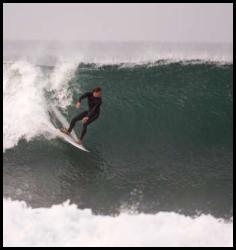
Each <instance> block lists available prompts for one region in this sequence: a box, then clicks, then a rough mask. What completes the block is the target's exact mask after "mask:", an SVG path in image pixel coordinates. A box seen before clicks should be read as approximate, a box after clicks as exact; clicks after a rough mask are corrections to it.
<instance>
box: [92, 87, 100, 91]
mask: <svg viewBox="0 0 236 250" xmlns="http://www.w3.org/2000/svg"><path fill="white" fill-rule="evenodd" d="M101 91H102V89H101V88H100V87H96V88H94V89H93V92H101Z"/></svg>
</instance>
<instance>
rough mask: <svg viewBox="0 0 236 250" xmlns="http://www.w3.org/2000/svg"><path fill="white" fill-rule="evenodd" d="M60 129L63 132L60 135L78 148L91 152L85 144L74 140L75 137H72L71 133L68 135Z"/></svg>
mask: <svg viewBox="0 0 236 250" xmlns="http://www.w3.org/2000/svg"><path fill="white" fill-rule="evenodd" d="M58 131H59V133H60V134H61V135H60V137H61V138H63V139H64V140H65V141H67V142H69V143H70V144H71V145H73V146H75V147H76V148H79V149H81V150H83V151H86V152H89V151H88V150H87V149H86V148H85V147H84V146H83V145H80V144H78V143H77V142H76V141H75V140H74V138H72V137H71V136H70V135H66V134H65V133H63V132H61V131H60V129H58Z"/></svg>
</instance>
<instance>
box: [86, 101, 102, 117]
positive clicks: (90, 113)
mask: <svg viewBox="0 0 236 250" xmlns="http://www.w3.org/2000/svg"><path fill="white" fill-rule="evenodd" d="M101 104H102V102H101V101H100V102H98V103H97V104H96V105H94V106H93V108H92V109H91V110H90V111H89V113H88V117H89V118H90V117H91V116H93V115H94V113H95V111H96V109H97V108H99V106H100V105H101Z"/></svg>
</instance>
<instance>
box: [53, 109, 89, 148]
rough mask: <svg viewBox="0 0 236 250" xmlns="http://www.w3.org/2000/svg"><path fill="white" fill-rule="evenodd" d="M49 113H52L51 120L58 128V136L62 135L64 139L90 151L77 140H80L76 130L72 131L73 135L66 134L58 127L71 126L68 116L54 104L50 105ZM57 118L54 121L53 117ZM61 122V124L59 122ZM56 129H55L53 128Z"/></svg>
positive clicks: (56, 128)
mask: <svg viewBox="0 0 236 250" xmlns="http://www.w3.org/2000/svg"><path fill="white" fill-rule="evenodd" d="M49 114H51V115H52V117H51V121H52V123H53V126H54V127H55V130H56V134H57V136H58V137H60V138H61V139H63V140H64V141H66V142H68V143H70V144H71V145H73V146H74V147H76V148H78V149H80V150H83V151H86V152H89V151H88V150H87V149H86V148H85V147H84V146H83V145H80V144H78V143H77V142H76V140H78V138H77V136H76V134H75V132H74V131H72V132H71V135H66V134H65V133H63V132H61V130H60V129H59V128H58V127H64V128H68V127H69V123H68V122H67V120H66V118H65V117H64V116H63V115H62V114H61V112H60V111H59V110H58V109H57V108H56V107H53V106H49ZM52 118H54V119H56V121H57V122H56V121H53V119H52ZM58 122H59V124H58ZM53 131H54V129H53Z"/></svg>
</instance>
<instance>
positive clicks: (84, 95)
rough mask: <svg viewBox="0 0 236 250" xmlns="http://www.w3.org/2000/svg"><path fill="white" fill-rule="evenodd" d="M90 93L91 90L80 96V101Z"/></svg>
mask: <svg viewBox="0 0 236 250" xmlns="http://www.w3.org/2000/svg"><path fill="white" fill-rule="evenodd" d="M89 94H90V92H87V93H85V94H83V95H82V96H81V97H80V98H79V102H81V101H82V100H83V99H84V98H86V97H88V96H89Z"/></svg>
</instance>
